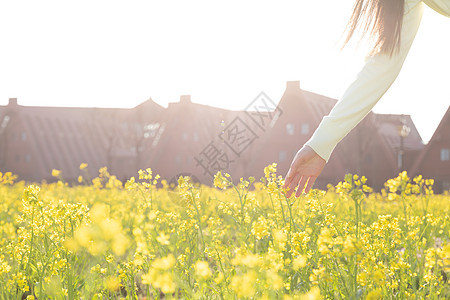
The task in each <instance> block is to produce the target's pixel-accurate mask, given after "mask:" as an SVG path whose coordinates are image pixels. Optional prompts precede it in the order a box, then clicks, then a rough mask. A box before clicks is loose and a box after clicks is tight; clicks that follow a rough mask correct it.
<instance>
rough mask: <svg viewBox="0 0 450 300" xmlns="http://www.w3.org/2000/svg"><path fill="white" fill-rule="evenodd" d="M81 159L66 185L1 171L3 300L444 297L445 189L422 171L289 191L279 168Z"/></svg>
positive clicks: (448, 227)
mask: <svg viewBox="0 0 450 300" xmlns="http://www.w3.org/2000/svg"><path fill="white" fill-rule="evenodd" d="M86 167H87V165H86V164H82V165H81V166H80V177H79V182H80V184H79V185H75V186H70V185H69V184H67V183H65V182H64V179H63V178H64V174H63V173H61V172H59V171H58V170H54V171H53V173H52V174H53V176H55V177H57V178H59V180H58V181H57V182H55V183H41V184H36V185H26V184H25V183H23V182H16V183H14V180H15V176H14V175H12V174H10V173H5V174H2V173H0V199H1V202H0V297H1V299H283V300H284V299H449V298H450V281H449V275H450V237H449V236H450V220H449V218H450V217H449V210H450V205H449V204H450V201H449V200H450V196H449V194H448V193H447V194H442V195H434V194H433V192H432V185H433V181H432V180H425V179H423V178H421V177H420V176H419V177H416V178H409V177H408V175H407V173H406V172H403V173H401V174H399V176H398V177H397V178H394V179H391V180H389V181H388V182H386V188H385V190H383V191H382V192H381V193H374V192H372V190H371V188H370V187H368V186H366V184H365V183H366V179H365V178H364V177H358V176H357V175H347V176H346V178H345V180H343V182H341V183H339V184H338V185H337V186H336V187H330V188H329V190H328V191H326V192H325V191H320V190H313V191H311V192H310V193H309V194H307V195H302V196H300V197H299V198H295V197H294V196H292V197H291V198H290V199H287V198H286V197H285V196H284V195H285V194H284V191H283V188H282V185H283V178H282V177H281V176H277V175H276V165H275V164H273V165H270V166H268V167H267V168H265V170H264V171H265V177H264V178H261V179H260V180H255V179H254V178H249V179H247V180H245V179H241V180H240V181H238V182H234V183H233V180H232V179H231V178H230V176H229V175H228V174H221V173H218V174H217V175H216V176H215V179H214V186H215V187H207V186H198V185H195V184H193V183H191V182H190V180H189V178H187V177H181V178H179V181H178V186H177V187H171V186H168V185H167V182H166V181H164V180H160V178H159V176H157V175H156V176H155V175H154V174H152V171H151V170H150V169H147V170H143V171H140V172H139V174H137V177H136V178H131V179H130V180H128V181H127V182H126V183H122V182H119V181H118V180H117V179H116V178H115V177H114V176H112V175H110V174H109V173H108V171H107V169H106V168H103V169H101V170H100V172H99V175H98V177H97V178H94V179H93V180H90V179H89V178H88V176H87V174H88V173H87V172H86ZM157 186H158V188H157ZM160 186H162V187H160Z"/></svg>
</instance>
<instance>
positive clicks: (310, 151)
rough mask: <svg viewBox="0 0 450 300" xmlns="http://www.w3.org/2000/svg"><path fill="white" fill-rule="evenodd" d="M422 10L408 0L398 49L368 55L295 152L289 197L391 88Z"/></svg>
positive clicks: (417, 2) (309, 182)
mask: <svg viewBox="0 0 450 300" xmlns="http://www.w3.org/2000/svg"><path fill="white" fill-rule="evenodd" d="M436 1H438V0H436ZM442 1H443V0H442ZM446 1H450V0H446ZM422 14H423V4H422V2H420V0H406V1H405V13H404V16H403V23H402V31H401V44H400V49H399V51H398V53H395V54H394V55H393V56H392V57H390V56H389V55H385V54H378V55H375V56H372V57H369V58H368V59H367V61H366V64H365V66H364V68H363V69H362V71H361V72H360V73H359V74H358V76H357V78H356V80H355V81H354V82H353V83H352V84H351V85H350V86H349V87H348V89H347V91H346V92H345V93H344V96H343V97H342V98H341V99H340V101H338V103H336V105H335V106H334V108H333V109H332V110H331V112H330V114H329V115H328V116H326V117H324V118H323V120H322V122H321V123H320V125H319V127H318V128H317V129H316V131H315V132H314V134H313V136H312V137H311V139H310V140H309V141H308V142H307V143H306V144H305V145H304V146H303V147H302V148H301V149H300V150H299V151H298V152H297V154H296V155H295V157H294V159H293V161H292V163H291V166H290V168H289V171H288V173H287V174H286V178H285V185H284V187H285V188H286V189H288V190H287V192H286V196H287V197H290V196H291V194H292V193H293V191H294V190H295V188H296V187H297V192H296V196H299V195H300V194H301V193H302V191H303V188H305V192H306V193H308V192H309V190H310V189H311V188H312V186H313V184H314V182H315V180H316V178H317V177H318V176H319V175H320V173H321V172H322V170H323V168H324V166H325V164H326V162H327V161H328V160H329V158H330V155H331V153H332V152H333V149H334V148H335V147H336V145H337V143H339V141H340V140H342V139H343V138H344V137H345V136H346V135H347V134H348V133H349V132H350V130H352V129H353V128H354V127H355V126H356V125H357V124H358V123H359V122H360V121H361V120H362V119H363V118H364V117H365V116H366V115H367V114H368V113H369V111H370V110H371V109H372V108H373V107H374V106H375V104H376V103H377V102H378V100H379V99H380V98H381V97H382V96H383V94H384V93H385V92H386V91H387V90H388V89H389V87H390V86H391V84H392V83H393V82H394V80H395V78H397V75H398V73H399V72H400V69H401V68H402V65H403V62H404V61H405V58H406V56H407V54H408V52H409V49H410V48H411V45H412V43H413V41H414V38H415V36H416V33H417V30H418V29H419V25H420V21H421V19H422Z"/></svg>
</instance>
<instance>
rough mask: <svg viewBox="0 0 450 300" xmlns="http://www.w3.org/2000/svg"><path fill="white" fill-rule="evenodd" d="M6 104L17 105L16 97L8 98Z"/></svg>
mask: <svg viewBox="0 0 450 300" xmlns="http://www.w3.org/2000/svg"><path fill="white" fill-rule="evenodd" d="M8 106H13V107H14V106H17V98H9V103H8Z"/></svg>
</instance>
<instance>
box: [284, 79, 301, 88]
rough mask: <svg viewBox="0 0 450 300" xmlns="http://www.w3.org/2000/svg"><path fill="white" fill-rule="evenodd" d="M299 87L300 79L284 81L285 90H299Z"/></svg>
mask: <svg viewBox="0 0 450 300" xmlns="http://www.w3.org/2000/svg"><path fill="white" fill-rule="evenodd" d="M299 89H300V81H299V80H295V81H286V90H299Z"/></svg>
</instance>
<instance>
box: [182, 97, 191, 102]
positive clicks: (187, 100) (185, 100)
mask: <svg viewBox="0 0 450 300" xmlns="http://www.w3.org/2000/svg"><path fill="white" fill-rule="evenodd" d="M180 103H191V95H181V96H180Z"/></svg>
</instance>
